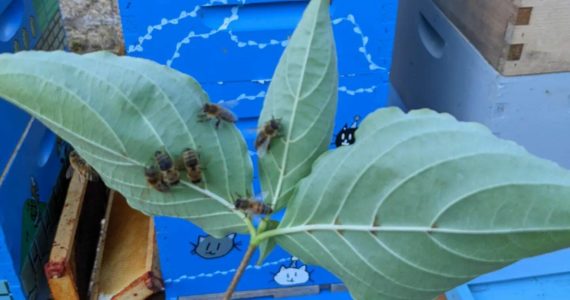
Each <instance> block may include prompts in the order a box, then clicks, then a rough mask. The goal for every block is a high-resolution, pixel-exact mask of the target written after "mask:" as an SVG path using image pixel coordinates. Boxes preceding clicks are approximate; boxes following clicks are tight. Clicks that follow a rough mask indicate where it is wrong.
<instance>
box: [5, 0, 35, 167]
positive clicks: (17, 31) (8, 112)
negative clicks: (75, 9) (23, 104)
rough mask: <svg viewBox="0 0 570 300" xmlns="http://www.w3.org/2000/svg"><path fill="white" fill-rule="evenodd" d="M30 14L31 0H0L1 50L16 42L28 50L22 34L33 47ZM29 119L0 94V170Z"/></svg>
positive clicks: (7, 50) (22, 48) (32, 14)
mask: <svg viewBox="0 0 570 300" xmlns="http://www.w3.org/2000/svg"><path fill="white" fill-rule="evenodd" d="M32 16H35V12H34V9H33V5H32V0H2V1H0V53H4V52H13V51H14V47H15V45H16V44H17V45H19V48H20V49H21V50H27V49H25V48H24V42H23V35H26V36H27V38H28V41H29V42H28V49H32V48H33V47H34V45H35V44H36V42H37V40H38V39H37V38H34V37H32V35H31V34H29V33H30V32H31V29H30V28H29V26H30V25H29V24H28V23H27V22H26V21H25V20H27V19H28V18H30V17H32ZM23 32H27V33H23ZM29 119H30V116H29V115H28V114H27V113H25V112H23V111H22V110H20V109H18V108H16V107H15V106H13V105H12V104H10V103H7V102H6V101H2V99H1V98H0V137H2V147H0V172H1V170H4V167H5V166H6V163H7V162H8V160H9V158H10V155H11V154H12V149H14V147H15V146H16V144H17V143H18V140H19V138H20V136H21V135H22V133H23V131H24V128H25V127H26V124H27V123H28V121H29Z"/></svg>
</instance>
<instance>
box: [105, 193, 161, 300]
mask: <svg viewBox="0 0 570 300" xmlns="http://www.w3.org/2000/svg"><path fill="white" fill-rule="evenodd" d="M106 222H108V228H107V233H106V238H105V241H104V245H103V250H102V254H103V255H102V261H101V267H100V270H98V272H100V274H98V275H97V276H95V277H98V288H97V290H98V297H96V298H99V299H116V300H119V299H121V300H122V299H129V300H131V299H132V300H135V299H146V298H147V297H149V296H151V295H152V294H154V293H156V292H159V291H161V290H162V289H163V283H162V279H161V274H160V267H159V264H158V250H157V245H156V237H155V232H154V222H153V219H152V218H151V217H148V216H146V215H144V214H142V213H140V212H138V211H136V210H134V209H132V208H131V207H130V206H129V205H128V204H127V202H126V200H125V199H124V198H123V197H122V196H121V195H120V194H118V193H114V198H113V204H112V209H111V212H110V216H109V219H108V220H107V221H106Z"/></svg>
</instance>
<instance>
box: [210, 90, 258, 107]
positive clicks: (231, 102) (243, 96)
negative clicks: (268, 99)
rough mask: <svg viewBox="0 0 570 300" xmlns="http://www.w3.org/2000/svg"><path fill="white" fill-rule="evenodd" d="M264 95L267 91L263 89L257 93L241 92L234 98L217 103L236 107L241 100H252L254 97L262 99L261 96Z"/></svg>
mask: <svg viewBox="0 0 570 300" xmlns="http://www.w3.org/2000/svg"><path fill="white" fill-rule="evenodd" d="M266 95H267V93H266V92H265V91H261V92H259V93H258V94H257V95H246V94H241V95H239V96H238V97H237V98H235V99H231V100H220V101H218V104H224V106H226V107H228V108H232V107H236V106H237V105H238V104H240V103H241V102H242V101H253V100H256V99H262V98H265V96H266Z"/></svg>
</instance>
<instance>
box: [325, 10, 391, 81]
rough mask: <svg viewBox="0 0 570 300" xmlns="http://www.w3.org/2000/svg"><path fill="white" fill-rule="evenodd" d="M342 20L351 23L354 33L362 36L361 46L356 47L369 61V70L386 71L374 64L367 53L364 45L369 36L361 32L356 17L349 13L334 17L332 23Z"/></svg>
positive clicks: (338, 22) (366, 43)
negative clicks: (341, 16) (342, 16)
mask: <svg viewBox="0 0 570 300" xmlns="http://www.w3.org/2000/svg"><path fill="white" fill-rule="evenodd" d="M343 21H348V22H350V23H352V25H353V26H354V28H353V31H354V33H356V34H358V35H360V37H361V38H362V46H360V47H359V48H358V52H360V53H362V55H364V57H365V58H366V60H367V61H368V63H369V65H368V68H370V70H372V71H374V70H384V71H386V68H383V67H380V66H379V65H378V64H376V63H375V62H374V61H373V60H372V54H370V53H368V49H367V48H366V46H367V45H368V41H369V38H368V36H366V35H364V33H363V32H362V29H361V28H360V25H358V23H357V22H356V19H355V18H354V15H352V14H350V15H348V16H346V17H344V18H338V19H334V20H333V21H332V22H333V24H334V25H338V24H340V23H342V22H343Z"/></svg>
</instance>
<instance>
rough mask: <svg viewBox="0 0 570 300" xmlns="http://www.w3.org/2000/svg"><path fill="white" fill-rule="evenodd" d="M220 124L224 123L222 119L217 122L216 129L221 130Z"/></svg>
mask: <svg viewBox="0 0 570 300" xmlns="http://www.w3.org/2000/svg"><path fill="white" fill-rule="evenodd" d="M220 123H222V119H220V118H218V121H216V129H218V128H220Z"/></svg>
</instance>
